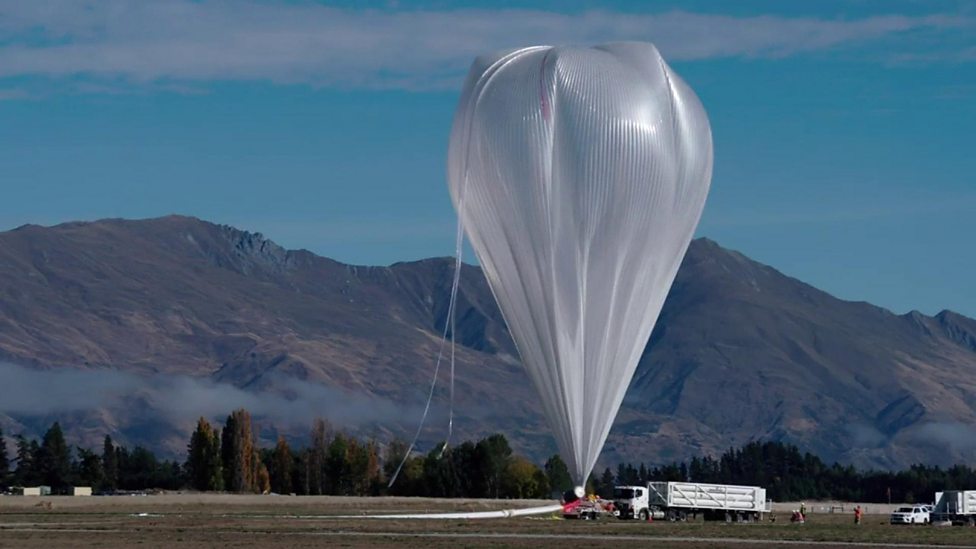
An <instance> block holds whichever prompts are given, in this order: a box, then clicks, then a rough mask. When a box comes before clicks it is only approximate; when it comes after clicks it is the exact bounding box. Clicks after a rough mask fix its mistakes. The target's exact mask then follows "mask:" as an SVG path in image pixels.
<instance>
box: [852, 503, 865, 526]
mask: <svg viewBox="0 0 976 549" xmlns="http://www.w3.org/2000/svg"><path fill="white" fill-rule="evenodd" d="M863 514H864V513H863V511H861V506H860V505H858V506H857V507H855V508H854V524H861V515H863Z"/></svg>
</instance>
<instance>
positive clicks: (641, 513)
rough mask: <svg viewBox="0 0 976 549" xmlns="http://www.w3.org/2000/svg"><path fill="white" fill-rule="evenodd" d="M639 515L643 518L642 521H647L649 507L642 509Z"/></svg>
mask: <svg viewBox="0 0 976 549" xmlns="http://www.w3.org/2000/svg"><path fill="white" fill-rule="evenodd" d="M637 516H638V517H639V518H640V519H641V520H642V521H644V522H647V517H648V516H649V515H648V514H647V509H641V512H640V514H638V515H637Z"/></svg>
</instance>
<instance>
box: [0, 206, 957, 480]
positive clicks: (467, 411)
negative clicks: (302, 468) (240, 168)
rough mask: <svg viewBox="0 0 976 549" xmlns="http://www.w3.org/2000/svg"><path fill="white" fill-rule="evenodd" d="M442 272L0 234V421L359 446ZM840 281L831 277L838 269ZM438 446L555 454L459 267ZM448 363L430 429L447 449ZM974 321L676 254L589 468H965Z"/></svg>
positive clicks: (479, 280)
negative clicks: (214, 430)
mask: <svg viewBox="0 0 976 549" xmlns="http://www.w3.org/2000/svg"><path fill="white" fill-rule="evenodd" d="M452 273H453V260H452V259H449V258H436V259H426V260H421V261H414V262H405V263H397V264H393V265H390V266H388V267H364V266H355V265H345V264H342V263H339V262H336V261H333V260H331V259H327V258H324V257H320V256H317V255H315V254H313V253H311V252H308V251H304V250H298V251H292V250H286V249H284V248H282V247H280V246H278V245H277V244H275V243H274V242H272V241H271V240H268V239H267V238H265V237H263V236H262V235H260V234H256V233H251V232H247V231H243V230H239V229H235V228H232V227H227V226H221V225H216V224H212V223H208V222H206V221H201V220H199V219H195V218H190V217H182V216H169V217H164V218H158V219H149V220H139V221H130V220H115V219H113V220H102V221H97V222H90V223H89V222H86V223H67V224H63V225H58V226H54V227H40V226H34V225H27V226H23V227H19V228H17V229H14V230H11V231H7V232H3V233H0V363H2V366H0V384H2V385H3V386H5V387H6V391H5V392H6V393H7V395H6V396H2V397H0V426H3V427H4V431H5V432H6V433H7V434H8V435H9V434H11V433H16V432H19V431H26V432H28V433H33V434H37V433H38V432H39V431H40V430H42V429H43V428H44V427H46V425H47V424H49V423H50V422H51V421H52V420H54V419H59V420H61V421H62V425H63V426H64V427H65V430H66V431H67V432H68V433H69V434H71V435H72V436H73V437H75V441H76V442H77V443H78V444H83V445H89V446H96V445H97V444H98V443H99V440H100V437H101V436H103V435H104V434H106V433H110V434H112V435H113V437H115V438H118V439H120V440H122V441H123V442H126V443H129V444H143V445H147V446H149V447H152V448H157V449H161V450H163V451H164V453H169V454H171V455H173V456H177V455H180V454H181V453H182V452H183V450H184V449H185V445H186V441H187V439H188V436H189V432H190V430H191V428H192V424H193V422H194V420H195V419H196V417H198V416H199V415H205V416H207V417H211V418H215V419H217V418H220V417H221V416H225V415H226V414H227V413H229V412H230V410H231V409H232V408H233V407H238V406H245V407H247V408H248V409H249V410H251V411H252V413H254V415H255V416H256V419H257V425H258V426H259V429H260V436H261V438H262V439H263V440H264V441H266V442H268V441H270V440H273V438H274V437H276V436H277V435H278V434H284V435H286V436H290V437H295V438H301V437H302V436H303V435H304V433H305V432H306V431H307V428H308V426H309V425H310V424H311V421H312V419H313V418H314V417H315V416H325V417H326V418H328V419H329V420H330V421H332V422H333V423H334V424H337V425H341V426H343V427H346V428H348V429H350V430H352V431H353V432H356V433H358V434H362V435H364V436H375V437H378V438H380V439H382V440H388V439H389V438H391V437H394V436H399V437H403V438H409V437H410V436H411V435H412V431H413V430H414V429H416V428H417V422H418V421H419V418H420V414H421V411H422V408H423V404H424V402H425V400H426V396H427V393H428V391H429V390H430V383H431V376H432V374H433V371H434V367H435V364H436V359H437V356H438V352H439V350H440V342H441V334H442V333H443V331H444V329H445V322H446V316H447V310H448V302H449V297H450V296H449V294H450V287H451V279H452ZM838 276H843V272H838ZM455 339H456V341H457V342H458V347H457V354H456V357H457V362H456V376H455V386H454V391H453V392H454V433H453V435H452V440H460V439H463V438H470V437H476V436H482V435H485V434H487V433H493V432H501V433H504V434H505V435H506V436H508V437H509V439H510V440H511V442H512V445H513V447H514V448H515V449H516V450H517V451H520V452H523V453H525V454H527V455H529V456H531V457H533V458H535V459H537V460H541V459H544V458H545V457H546V456H547V455H550V454H552V453H553V452H555V445H554V443H553V441H552V438H551V436H550V435H549V434H548V428H547V426H546V424H545V420H544V419H543V417H542V415H541V411H540V407H539V405H538V403H537V402H536V400H535V398H534V390H533V389H532V387H531V386H530V384H529V383H528V378H527V377H526V375H525V374H524V372H523V371H522V368H521V365H520V364H519V358H518V353H517V351H516V350H515V348H514V345H513V343H512V341H511V339H510V338H509V335H508V332H507V329H506V326H505V323H504V320H503V319H502V317H501V315H500V313H499V311H498V309H497V308H496V306H495V303H494V299H493V297H492V294H491V292H490V290H489V288H488V286H487V283H486V281H485V279H484V277H483V275H482V273H481V271H480V270H479V269H478V268H477V267H475V266H471V265H464V266H463V267H462V271H461V285H460V291H459V302H458V315H457V324H456V327H455ZM449 370H450V368H449V366H448V364H447V363H446V362H445V363H443V364H442V365H441V369H440V375H439V377H438V380H439V382H438V386H437V387H436V388H435V390H434V406H433V410H432V413H431V416H430V418H429V421H428V426H427V428H426V429H425V430H424V431H423V436H422V439H421V440H422V442H423V444H422V446H423V447H430V445H432V444H433V443H434V442H435V441H437V440H440V439H442V438H444V437H445V436H446V434H447V419H448V418H447V414H448V401H449V395H450V393H451V390H450V382H449ZM974 426H976V320H973V319H970V318H967V317H964V316H962V315H959V314H956V313H953V312H950V311H943V312H941V313H939V314H937V315H935V316H927V315H924V314H921V313H918V312H911V313H908V314H904V315H897V314H894V313H892V312H890V311H888V310H885V309H883V308H880V307H876V306H873V305H871V304H868V303H863V302H849V301H842V300H840V299H837V298H835V297H832V296H831V295H829V294H827V293H825V292H823V291H820V290H818V289H816V288H814V287H812V286H810V285H808V284H805V283H803V282H801V281H799V280H796V279H794V278H791V277H789V276H786V275H784V274H783V273H780V272H779V271H777V270H775V269H774V268H772V267H769V266H766V265H762V264H760V263H758V262H755V261H753V260H750V259H749V258H747V257H745V256H744V255H742V254H740V253H737V252H735V251H731V250H728V249H725V248H722V247H721V246H719V245H718V244H717V243H715V242H713V241H710V240H707V239H698V240H695V241H693V242H692V244H691V246H690V248H689V251H688V254H687V255H686V257H685V260H684V263H683V264H682V267H681V269H680V271H679V273H678V276H677V279H676V280H675V283H674V286H673V287H672V289H671V293H670V295H669V297H668V300H667V303H666V304H665V307H664V310H663V312H662V314H661V317H660V319H659V321H658V324H657V326H656V327H655V330H654V332H653V334H652V336H651V338H650V341H649V342H648V345H647V348H646V350H645V352H644V355H643V357H642V359H641V362H640V365H639V367H638V370H637V373H636V375H635V376H634V379H633V381H632V382H631V385H630V388H629V390H628V393H627V396H626V398H625V401H624V404H623V406H622V408H621V410H620V413H619V415H618V416H617V420H616V423H615V424H614V427H613V430H612V431H611V434H610V437H609V439H608V441H607V445H606V448H605V450H604V453H603V455H602V457H601V463H600V465H601V466H603V465H613V464H615V463H616V462H618V461H630V462H636V461H645V462H649V463H662V462H668V461H671V460H675V459H684V458H687V457H690V456H692V455H702V454H712V455H715V454H718V453H721V452H722V451H724V450H725V449H727V448H729V447H732V446H738V445H740V444H743V443H745V442H748V441H751V440H780V441H786V442H790V443H794V444H796V445H798V446H799V447H800V448H801V449H803V450H806V451H810V452H813V453H816V454H819V455H820V456H821V457H823V458H825V459H827V460H837V461H840V462H843V463H852V464H855V465H858V466H862V467H878V468H899V467H904V466H906V465H909V464H911V463H916V462H925V463H932V464H950V463H956V462H967V461H970V460H971V459H972V457H973V456H974V455H976V428H974Z"/></svg>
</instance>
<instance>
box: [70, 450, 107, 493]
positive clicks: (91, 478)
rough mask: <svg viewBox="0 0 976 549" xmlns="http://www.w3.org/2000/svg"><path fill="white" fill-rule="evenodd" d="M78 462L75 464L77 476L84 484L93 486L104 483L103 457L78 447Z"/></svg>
mask: <svg viewBox="0 0 976 549" xmlns="http://www.w3.org/2000/svg"><path fill="white" fill-rule="evenodd" d="M77 450H78V462H77V463H76V464H75V472H74V475H75V478H76V479H78V482H79V483H80V484H81V485H82V486H91V487H92V488H95V487H98V486H101V485H102V482H103V477H104V474H103V472H102V462H101V458H100V457H99V456H98V454H96V453H95V452H93V451H91V450H89V449H87V448H82V447H80V446H79V447H78V449H77Z"/></svg>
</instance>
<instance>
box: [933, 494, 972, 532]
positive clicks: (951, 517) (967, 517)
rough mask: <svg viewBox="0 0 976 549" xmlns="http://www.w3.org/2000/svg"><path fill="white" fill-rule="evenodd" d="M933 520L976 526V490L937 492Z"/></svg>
mask: <svg viewBox="0 0 976 549" xmlns="http://www.w3.org/2000/svg"><path fill="white" fill-rule="evenodd" d="M931 519H932V522H946V521H949V522H952V523H953V524H957V525H958V524H967V525H969V526H976V490H946V491H944V492H936V493H935V506H934V509H933V511H932V513H931Z"/></svg>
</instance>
